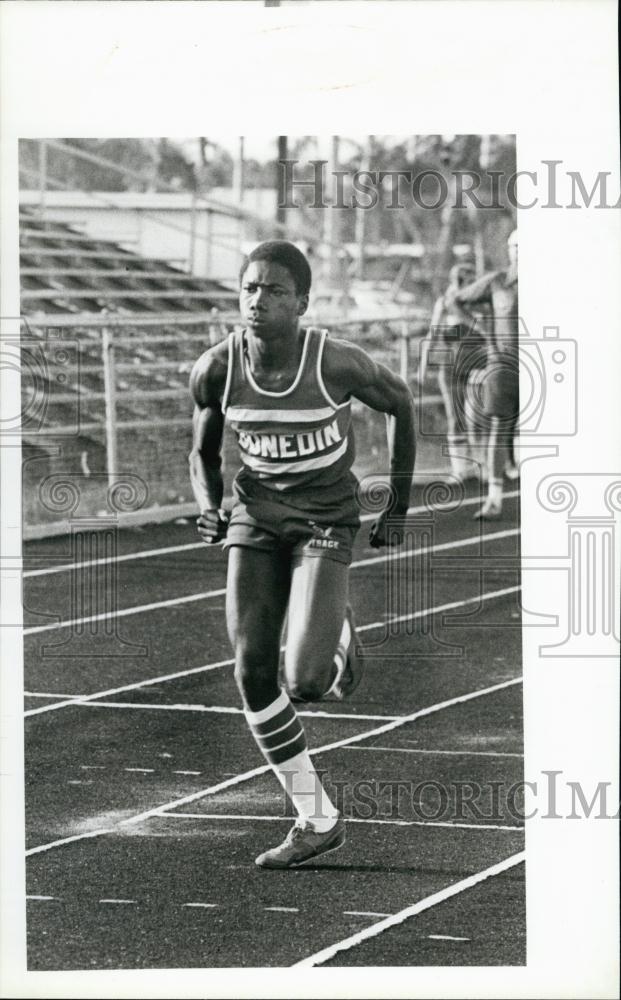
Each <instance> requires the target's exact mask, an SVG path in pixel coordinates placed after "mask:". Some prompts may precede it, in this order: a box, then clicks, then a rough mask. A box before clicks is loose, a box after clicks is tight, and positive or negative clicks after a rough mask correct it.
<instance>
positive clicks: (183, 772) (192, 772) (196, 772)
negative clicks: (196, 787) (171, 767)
mask: <svg viewBox="0 0 621 1000" xmlns="http://www.w3.org/2000/svg"><path fill="white" fill-rule="evenodd" d="M202 773H203V772H202V771H173V774H202Z"/></svg>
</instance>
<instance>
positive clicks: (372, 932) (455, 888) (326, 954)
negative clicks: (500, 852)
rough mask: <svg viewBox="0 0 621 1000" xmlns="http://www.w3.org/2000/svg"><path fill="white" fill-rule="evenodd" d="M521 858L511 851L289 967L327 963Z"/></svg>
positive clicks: (522, 854)
mask: <svg viewBox="0 0 621 1000" xmlns="http://www.w3.org/2000/svg"><path fill="white" fill-rule="evenodd" d="M525 860H526V852H525V851H520V852H519V853H518V854H512V855H511V857H509V858H505V859H504V861H500V862H499V863H498V864H496V865H491V867H489V868H485V869H484V870H483V871H480V872H477V873H476V875H469V876H468V878H464V879H461V880H460V881H459V882H454V883H453V885H448V886H446V888H444V889H441V890H440V891H439V892H434V893H433V894H432V895H431V896H427V897H426V898H425V899H420V900H419V901H418V903H413V904H412V906H407V907H406V908H405V909H404V910H400V911H399V913H394V914H392V916H390V917H386V918H385V919H384V920H380V922H379V923H377V924H372V925H371V926H370V927H366V928H365V929H364V930H362V931H358V932H357V933H356V934H352V935H351V936H350V937H347V938H344V939H343V940H342V941H337V942H336V943H335V944H332V945H329V946H328V947H327V948H323V949H322V950H321V951H318V952H315V954H314V955H309V956H308V957H307V958H304V959H302V961H301V962H296V963H295V964H294V966H293V968H300V967H309V966H311V967H312V966H316V965H323V964H324V962H329V961H330V959H332V958H334V956H335V955H338V953H339V952H341V951H349V950H350V949H351V948H355V947H356V946H357V945H359V944H362V942H363V941H368V940H369V938H374V937H377V936H378V934H382V933H383V932H384V931H387V930H388V929H389V928H390V927H397V926H398V925H399V924H402V923H403V922H404V921H405V920H408V919H409V918H410V917H415V916H417V914H419V913H423V912H424V911H425V910H429V909H431V907H432V906H438V904H439V903H443V902H444V901H445V900H446V899H451V897H452V896H457V895H459V893H461V892H465V891H466V890H467V889H471V888H472V887H473V886H475V885H478V884H479V883H480V882H484V881H485V880H486V879H488V878H494V876H495V875H500V874H501V873H502V872H506V871H509V870H510V869H511V868H515V867H516V865H521V864H522V863H523V862H524V861H525Z"/></svg>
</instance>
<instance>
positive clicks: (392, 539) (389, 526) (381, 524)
mask: <svg viewBox="0 0 621 1000" xmlns="http://www.w3.org/2000/svg"><path fill="white" fill-rule="evenodd" d="M406 514H407V511H403V512H399V511H390V510H385V511H384V513H383V514H380V516H379V517H378V519H377V521H374V522H373V525H372V527H371V531H370V532H369V544H370V546H371V548H372V549H380V548H383V546H385V545H386V546H388V547H389V548H392V547H393V546H397V545H401V544H402V542H403V537H404V534H405V524H406Z"/></svg>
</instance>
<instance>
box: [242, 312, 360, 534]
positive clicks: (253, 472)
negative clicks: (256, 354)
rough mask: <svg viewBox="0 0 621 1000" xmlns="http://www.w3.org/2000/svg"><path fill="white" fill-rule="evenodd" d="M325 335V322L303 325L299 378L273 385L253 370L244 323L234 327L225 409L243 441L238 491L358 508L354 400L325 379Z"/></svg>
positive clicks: (312, 505) (307, 504)
mask: <svg viewBox="0 0 621 1000" xmlns="http://www.w3.org/2000/svg"><path fill="white" fill-rule="evenodd" d="M327 335H328V333H327V330H317V329H314V328H308V329H307V330H306V331H305V339H304V346H303V350H302V358H301V361H300V367H299V369H298V372H297V375H296V377H295V379H294V381H293V384H292V385H291V386H290V387H289V388H288V389H286V390H285V391H284V392H271V391H268V390H267V389H261V388H260V387H259V386H258V385H257V383H256V382H255V380H254V378H253V376H252V372H251V371H250V365H249V363H248V359H247V356H246V351H245V349H244V333H243V331H236V332H234V333H232V334H230V336H229V360H228V373H227V380H226V386H225V390H224V396H223V400H222V410H223V412H224V415H225V419H226V421H227V423H228V424H229V425H230V426H231V427H232V429H233V430H234V431H235V434H236V436H237V442H238V445H239V451H240V456H241V460H242V468H241V470H240V472H239V473H238V475H237V478H236V480H235V488H236V492H237V495H238V496H239V497H240V498H242V499H243V498H244V496H251V497H254V498H260V497H261V496H263V497H265V498H268V497H270V496H271V498H272V499H280V500H282V501H283V502H285V503H290V504H292V505H294V506H298V507H301V508H303V509H304V510H316V511H317V512H321V511H322V510H323V511H326V512H327V511H328V510H330V509H334V508H335V507H336V508H339V507H340V513H341V515H342V516H346V517H347V516H348V511H349V517H350V518H351V517H352V516H355V512H356V510H357V505H356V504H355V503H354V496H355V492H356V487H357V481H356V478H355V477H354V475H353V473H352V472H351V467H352V464H353V461H354V457H355V444H354V435H353V428H352V423H351V402H350V400H346V401H345V402H344V403H341V404H340V405H339V404H337V403H335V401H334V400H333V399H332V398H331V397H330V395H329V394H328V391H327V389H326V387H325V384H324V381H323V377H322V373H321V361H322V356H323V349H324V345H325V341H326V337H327ZM343 505H344V506H343Z"/></svg>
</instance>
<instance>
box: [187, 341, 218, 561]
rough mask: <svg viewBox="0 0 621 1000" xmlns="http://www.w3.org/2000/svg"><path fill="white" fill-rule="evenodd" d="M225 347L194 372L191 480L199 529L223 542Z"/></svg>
mask: <svg viewBox="0 0 621 1000" xmlns="http://www.w3.org/2000/svg"><path fill="white" fill-rule="evenodd" d="M225 348H226V344H224V345H223V344H218V345H217V346H216V347H214V348H211V349H210V350H209V351H206V352H205V354H203V355H202V356H201V357H200V358H199V359H198V361H197V362H196V364H195V365H194V368H193V369H192V374H191V375H190V392H191V394H192V398H193V400H194V413H193V416H192V451H191V452H190V455H189V463H190V480H191V483H192V490H193V491H194V496H195V497H196V502H197V504H198V507H199V510H200V512H201V513H200V517H199V518H198V521H197V525H198V531H199V534H200V535H201V536H202V538H203V539H204V540H205V541H206V542H207V543H213V542H217V541H220V540H221V539H222V538H224V535H225V534H226V519H225V518H224V517H222V515H221V514H220V507H221V504H222V496H223V492H224V485H223V481H222V472H221V466H222V458H221V448H222V433H223V430H224V416H223V413H222V405H221V404H222V396H223V393H224V386H225V382H226V372H227V361H226V357H227V355H226V353H225V350H224V349H225Z"/></svg>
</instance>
